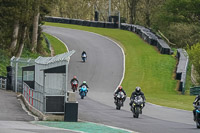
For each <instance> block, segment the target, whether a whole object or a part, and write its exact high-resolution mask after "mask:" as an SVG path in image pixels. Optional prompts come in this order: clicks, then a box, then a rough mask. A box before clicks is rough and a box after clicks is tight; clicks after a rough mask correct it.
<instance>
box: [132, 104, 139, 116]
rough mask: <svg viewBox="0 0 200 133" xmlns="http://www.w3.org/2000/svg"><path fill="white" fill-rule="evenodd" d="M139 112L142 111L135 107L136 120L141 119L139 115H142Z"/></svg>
mask: <svg viewBox="0 0 200 133" xmlns="http://www.w3.org/2000/svg"><path fill="white" fill-rule="evenodd" d="M139 111H140V109H139V107H135V111H134V114H133V117H134V118H138V117H139V113H140V112H139Z"/></svg>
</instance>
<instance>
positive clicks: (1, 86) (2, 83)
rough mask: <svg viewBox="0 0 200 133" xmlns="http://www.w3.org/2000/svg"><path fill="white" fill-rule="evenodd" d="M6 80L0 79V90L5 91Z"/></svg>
mask: <svg viewBox="0 0 200 133" xmlns="http://www.w3.org/2000/svg"><path fill="white" fill-rule="evenodd" d="M6 81H7V80H6V78H2V77H0V89H3V90H6Z"/></svg>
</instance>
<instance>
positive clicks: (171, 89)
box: [45, 22, 194, 110]
mask: <svg viewBox="0 0 200 133" xmlns="http://www.w3.org/2000/svg"><path fill="white" fill-rule="evenodd" d="M45 25H50V26H58V27H64V28H71V29H79V30H85V31H90V32H95V33H98V34H101V35H104V36H107V37H109V38H112V39H113V40H115V41H117V42H119V43H120V45H122V47H123V49H124V51H125V56H126V64H125V65H126V71H125V78H124V81H123V83H122V86H123V87H124V89H125V90H126V92H127V93H128V95H129V96H130V95H131V93H132V91H134V89H135V87H136V86H141V88H142V91H143V92H144V93H145V95H146V98H147V101H148V102H151V103H154V104H158V105H164V106H168V107H173V108H180V109H185V110H192V108H193V107H192V102H193V100H194V96H189V95H181V94H179V92H177V91H176V88H177V83H178V81H177V80H174V77H173V76H174V70H175V66H176V59H175V58H174V57H173V56H171V55H162V54H160V53H159V52H158V51H157V49H156V48H155V47H153V46H151V45H149V44H147V43H146V42H144V41H143V40H142V39H141V38H140V37H139V36H138V35H136V34H134V33H132V32H129V31H124V30H119V29H106V28H95V27H86V26H78V25H69V24H60V23H49V22H46V23H45Z"/></svg>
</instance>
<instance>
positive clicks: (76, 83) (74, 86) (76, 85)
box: [71, 80, 78, 92]
mask: <svg viewBox="0 0 200 133" xmlns="http://www.w3.org/2000/svg"><path fill="white" fill-rule="evenodd" d="M71 85H72V90H73V92H75V91H76V90H77V87H78V82H77V81H76V80H74V81H73V82H72V84H71Z"/></svg>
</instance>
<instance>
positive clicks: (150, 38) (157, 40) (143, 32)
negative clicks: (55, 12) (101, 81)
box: [45, 16, 172, 54]
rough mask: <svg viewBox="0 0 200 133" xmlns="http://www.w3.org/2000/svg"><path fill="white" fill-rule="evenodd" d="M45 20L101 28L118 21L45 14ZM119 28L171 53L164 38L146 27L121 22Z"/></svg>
mask: <svg viewBox="0 0 200 133" xmlns="http://www.w3.org/2000/svg"><path fill="white" fill-rule="evenodd" d="M45 21H47V22H55V23H65V24H75V25H82V26H91V27H101V28H118V23H112V22H100V21H88V20H80V19H70V18H62V17H51V16H46V17H45ZM120 29H122V30H128V31H131V32H134V33H136V34H138V35H139V36H140V37H141V38H142V39H144V40H145V41H147V42H148V43H149V44H151V45H154V46H156V47H157V48H158V50H159V51H160V53H161V54H171V53H172V52H171V48H170V47H169V46H168V44H167V43H166V42H165V41H164V40H162V39H161V37H159V36H158V35H156V34H154V33H153V32H152V31H151V30H150V29H148V28H145V27H143V26H140V25H133V24H126V23H121V25H120Z"/></svg>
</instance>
